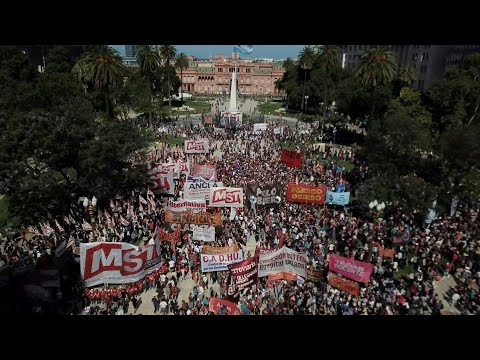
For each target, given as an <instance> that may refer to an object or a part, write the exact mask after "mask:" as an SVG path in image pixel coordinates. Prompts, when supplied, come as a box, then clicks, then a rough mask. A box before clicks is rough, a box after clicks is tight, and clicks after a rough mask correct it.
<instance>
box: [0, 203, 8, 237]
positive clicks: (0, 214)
mask: <svg viewBox="0 0 480 360" xmlns="http://www.w3.org/2000/svg"><path fill="white" fill-rule="evenodd" d="M7 219H8V202H7V199H6V198H5V196H1V197H0V229H2V228H3V227H4V226H5V224H6V223H7Z"/></svg>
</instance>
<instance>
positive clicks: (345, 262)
mask: <svg viewBox="0 0 480 360" xmlns="http://www.w3.org/2000/svg"><path fill="white" fill-rule="evenodd" d="M328 261H329V263H328V269H329V270H330V271H333V272H336V273H338V274H340V275H343V276H345V277H347V278H349V279H352V280H355V281H359V282H363V283H368V282H369V281H370V275H371V274H372V270H373V264H369V263H366V262H363V261H357V260H353V259H348V258H346V257H343V256H339V255H335V254H330V255H328Z"/></svg>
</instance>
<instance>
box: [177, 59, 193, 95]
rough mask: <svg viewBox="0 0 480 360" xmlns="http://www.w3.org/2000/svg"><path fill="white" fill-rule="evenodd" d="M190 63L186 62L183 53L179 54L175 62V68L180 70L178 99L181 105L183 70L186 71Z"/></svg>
mask: <svg viewBox="0 0 480 360" xmlns="http://www.w3.org/2000/svg"><path fill="white" fill-rule="evenodd" d="M189 63H190V61H189V60H188V56H187V55H186V54H185V53H180V54H178V56H177V60H176V61H175V67H176V68H177V69H180V98H181V100H182V104H183V70H187V69H188V66H189Z"/></svg>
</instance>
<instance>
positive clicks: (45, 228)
mask: <svg viewBox="0 0 480 360" xmlns="http://www.w3.org/2000/svg"><path fill="white" fill-rule="evenodd" d="M41 229H42V232H43V234H44V235H46V236H50V235H51V234H52V233H54V232H55V230H53V229H52V228H51V227H50V225H48V224H44V225H43V226H42V227H41Z"/></svg>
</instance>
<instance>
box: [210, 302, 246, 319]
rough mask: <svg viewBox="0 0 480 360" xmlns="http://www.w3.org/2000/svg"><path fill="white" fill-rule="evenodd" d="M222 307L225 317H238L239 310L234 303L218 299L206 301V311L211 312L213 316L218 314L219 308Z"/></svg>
mask: <svg viewBox="0 0 480 360" xmlns="http://www.w3.org/2000/svg"><path fill="white" fill-rule="evenodd" d="M221 306H223V307H224V308H225V310H226V313H227V315H240V314H241V313H240V310H239V309H238V307H237V305H235V304H234V303H232V302H230V301H227V300H224V299H218V298H210V299H208V311H211V312H213V313H215V314H218V312H219V311H220V307H221Z"/></svg>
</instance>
